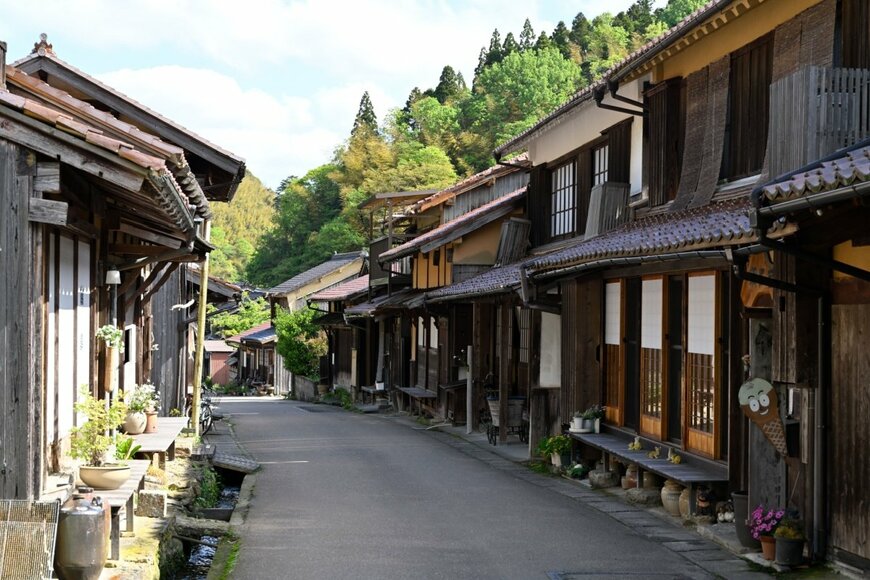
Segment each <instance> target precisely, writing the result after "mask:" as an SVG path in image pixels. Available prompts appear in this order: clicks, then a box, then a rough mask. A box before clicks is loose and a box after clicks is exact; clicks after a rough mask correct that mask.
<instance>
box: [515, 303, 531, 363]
mask: <svg viewBox="0 0 870 580" xmlns="http://www.w3.org/2000/svg"><path fill="white" fill-rule="evenodd" d="M530 322H531V310H529V309H528V308H519V307H517V329H518V330H519V334H520V343H519V349H518V350H519V353H518V354H519V361H520V362H521V363H528V362H529V339H530V338H531V336H530V334H529V323H530Z"/></svg>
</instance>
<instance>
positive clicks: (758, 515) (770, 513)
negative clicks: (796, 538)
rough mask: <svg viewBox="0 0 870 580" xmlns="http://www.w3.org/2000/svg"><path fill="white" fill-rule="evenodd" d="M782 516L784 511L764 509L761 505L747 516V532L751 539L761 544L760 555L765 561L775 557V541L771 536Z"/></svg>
mask: <svg viewBox="0 0 870 580" xmlns="http://www.w3.org/2000/svg"><path fill="white" fill-rule="evenodd" d="M784 516H785V510H784V509H780V508H768V509H765V508H764V506H762V505H759V506H758V507H757V508H755V509H754V510H753V511H752V514H751V515H750V516H749V531H750V532H751V533H752V537H753V538H755V539H756V540H758V541H760V542H761V553H762V554H764V559H765V560H773V559H774V557H775V555H776V540H775V539H774V537H773V534H774V533H775V532H776V528H777V526H779V522H781V521H782V518H783V517H784Z"/></svg>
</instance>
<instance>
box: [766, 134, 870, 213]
mask: <svg viewBox="0 0 870 580" xmlns="http://www.w3.org/2000/svg"><path fill="white" fill-rule="evenodd" d="M868 180H870V144H868V143H867V142H866V141H865V142H862V143H860V144H858V145H857V146H856V147H853V148H852V149H850V150H847V151H845V152H843V153H842V155H841V156H840V157H835V158H834V159H830V158H829V160H828V161H818V162H815V163H813V164H811V165H809V166H807V167H805V168H802V169H800V170H798V171H797V172H796V173H794V174H792V175H791V176H789V177H788V178H787V179H783V180H780V181H778V182H776V183H771V184H769V185H765V186H763V187H762V188H761V192H762V195H763V196H764V198H765V200H767V201H768V202H771V203H777V202H780V201H786V200H788V199H794V198H797V197H803V196H806V195H810V194H813V193H820V192H823V191H830V190H833V189H839V188H841V187H846V186H849V185H853V184H856V183H861V182H864V181H868Z"/></svg>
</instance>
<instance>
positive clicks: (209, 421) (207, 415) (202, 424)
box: [199, 405, 214, 435]
mask: <svg viewBox="0 0 870 580" xmlns="http://www.w3.org/2000/svg"><path fill="white" fill-rule="evenodd" d="M213 424H214V418H213V417H212V416H211V407H209V406H208V405H204V406H203V407H202V409H200V410H199V434H200V435H205V434H206V433H208V432H209V430H211V426H212V425H213Z"/></svg>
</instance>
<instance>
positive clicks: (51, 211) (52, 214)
mask: <svg viewBox="0 0 870 580" xmlns="http://www.w3.org/2000/svg"><path fill="white" fill-rule="evenodd" d="M68 209H69V206H68V205H67V203H66V202H65V201H51V200H49V199H42V198H39V197H31V198H30V204H29V208H28V212H27V219H28V221H31V222H36V223H40V224H53V225H56V226H65V225H66V221H67V220H66V216H67V211H68Z"/></svg>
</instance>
